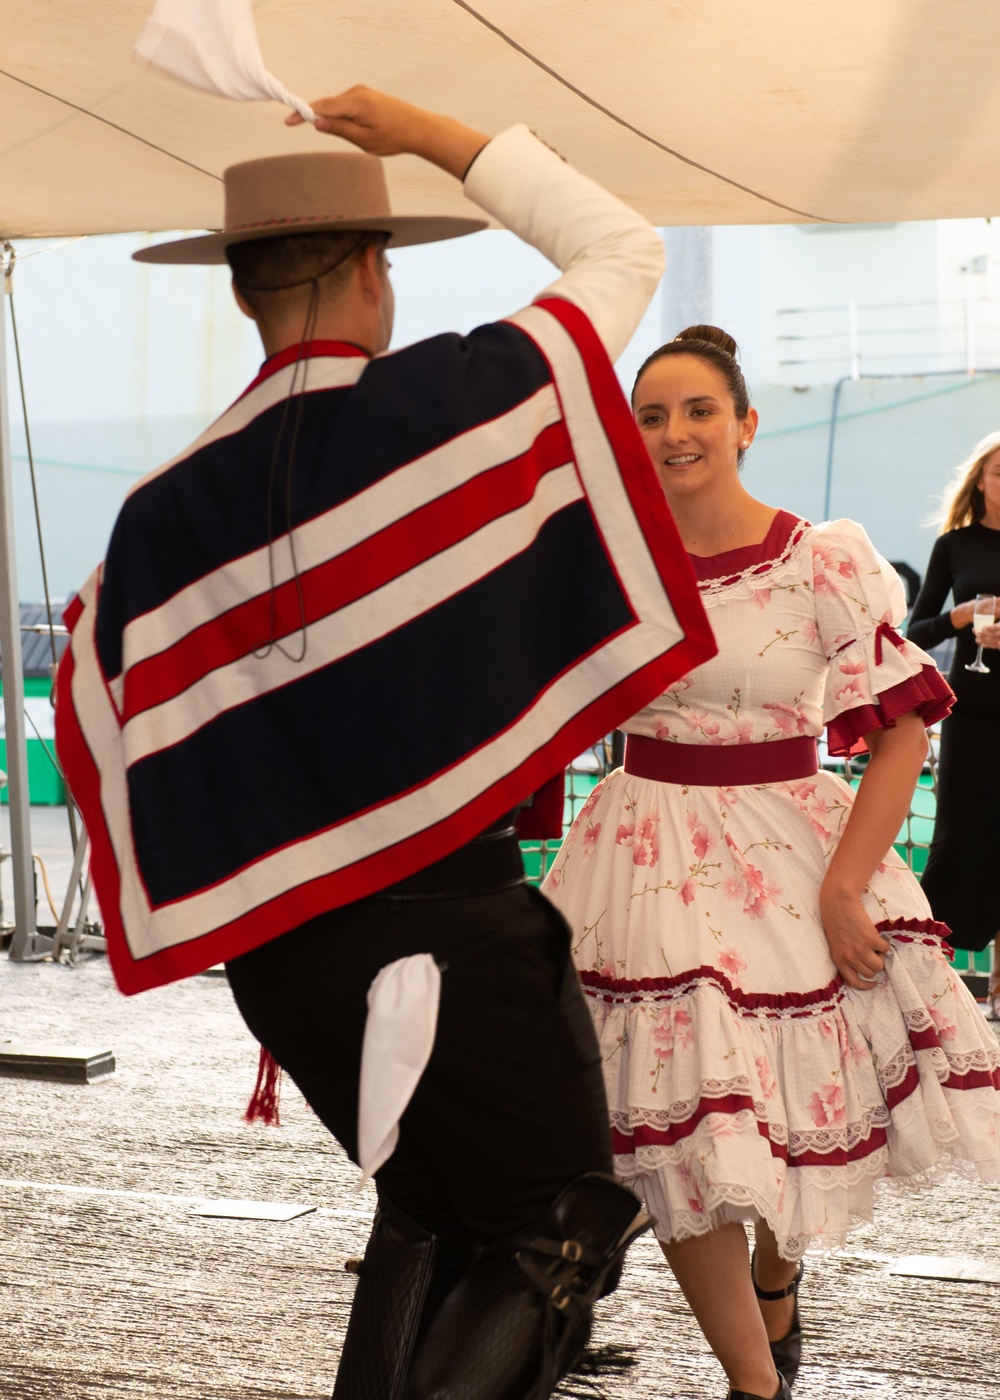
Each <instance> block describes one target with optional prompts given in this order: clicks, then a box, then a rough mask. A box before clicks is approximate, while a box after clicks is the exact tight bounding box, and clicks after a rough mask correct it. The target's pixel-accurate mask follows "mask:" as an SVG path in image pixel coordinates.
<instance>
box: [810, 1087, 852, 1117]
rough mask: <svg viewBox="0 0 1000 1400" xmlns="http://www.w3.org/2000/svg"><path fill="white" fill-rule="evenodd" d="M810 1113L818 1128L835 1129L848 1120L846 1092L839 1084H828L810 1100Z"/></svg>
mask: <svg viewBox="0 0 1000 1400" xmlns="http://www.w3.org/2000/svg"><path fill="white" fill-rule="evenodd" d="M809 1111H810V1113H811V1114H812V1120H813V1122H814V1123H815V1124H816V1127H817V1128H829V1127H835V1126H838V1125H839V1124H841V1123H843V1122H844V1121H845V1120H846V1118H847V1107H846V1101H845V1099H844V1091H843V1089H842V1088H841V1087H840V1085H839V1084H827V1085H826V1086H825V1087H824V1088H822V1089H819V1090H817V1092H816V1093H815V1094H813V1095H812V1097H811V1098H810V1100H809Z"/></svg>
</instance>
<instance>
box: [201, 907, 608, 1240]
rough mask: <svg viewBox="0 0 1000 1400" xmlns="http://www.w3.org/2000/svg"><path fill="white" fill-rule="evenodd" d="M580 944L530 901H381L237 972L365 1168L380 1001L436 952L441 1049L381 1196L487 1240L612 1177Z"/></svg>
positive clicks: (239, 988)
mask: <svg viewBox="0 0 1000 1400" xmlns="http://www.w3.org/2000/svg"><path fill="white" fill-rule="evenodd" d="M569 938H570V935H569V930H568V927H567V925H566V924H565V922H564V920H563V919H562V917H561V915H560V914H559V913H558V912H557V911H556V910H555V908H554V907H553V906H552V905H551V904H550V903H549V902H548V900H546V899H545V897H544V896H543V895H541V894H539V892H538V891H537V890H535V889H533V888H531V887H529V886H527V885H519V886H516V887H514V888H512V889H505V890H500V891H496V892H493V893H484V894H473V895H468V896H462V897H441V898H421V899H404V900H396V899H385V898H380V897H374V898H371V899H366V900H362V901H359V902H358V903H356V904H352V905H348V906H346V907H345V908H343V909H336V910H332V911H330V912H329V913H328V914H325V915H323V916H321V917H320V918H317V919H314V920H312V921H310V922H309V923H307V924H303V925H302V926H301V927H299V928H297V929H294V930H292V932H290V933H287V934H284V935H282V936H281V937H279V938H276V939H274V940H272V941H271V942H269V943H266V944H264V946H263V947H261V948H258V949H256V950H254V951H253V952H251V953H247V954H245V955H244V956H243V957H241V958H238V959H236V960H234V961H233V962H231V963H229V964H228V965H227V972H228V975H229V981H230V985H231V987H232V990H233V994H234V996H235V998H236V1002H237V1005H238V1007H239V1009H240V1012H241V1013H242V1015H243V1018H244V1020H245V1021H246V1023H247V1025H248V1026H249V1028H250V1030H251V1031H252V1032H253V1034H254V1035H255V1036H256V1037H257V1039H258V1040H259V1041H261V1043H262V1044H264V1045H265V1046H267V1048H268V1049H269V1050H270V1051H271V1053H272V1054H273V1056H274V1058H275V1059H276V1060H277V1062H278V1063H279V1064H280V1065H281V1066H282V1068H283V1069H284V1070H286V1071H287V1073H288V1074H290V1075H291V1077H292V1079H294V1081H295V1083H296V1084H297V1085H298V1086H299V1088H300V1089H301V1091H302V1093H303V1095H304V1096H305V1098H306V1099H307V1101H308V1102H309V1104H310V1105H311V1106H312V1108H313V1109H314V1111H315V1112H316V1113H317V1115H318V1116H319V1117H320V1118H321V1119H322V1121H323V1122H324V1123H325V1124H326V1126H327V1128H329V1130H330V1132H331V1133H332V1134H333V1135H334V1137H335V1138H336V1139H337V1140H338V1142H340V1144H341V1145H342V1146H343V1148H344V1150H345V1151H346V1152H347V1154H348V1155H349V1156H350V1157H351V1158H352V1159H354V1160H355V1161H356V1160H357V1118H358V1076H359V1071H360V1058H361V1042H362V1036H363V1033H364V1025H365V1015H366V1010H367V1006H366V996H367V992H368V988H369V986H370V984H371V982H372V979H373V978H374V977H375V975H376V973H377V972H378V971H379V969H380V968H381V967H384V966H385V965H386V964H387V963H390V962H393V961H395V960H396V959H397V958H402V957H407V956H409V955H410V954H412V953H422V952H428V953H431V954H432V955H433V956H434V958H435V960H436V961H437V962H438V964H439V966H440V967H441V969H442V977H441V1004H440V1011H439V1017H438V1029H437V1038H436V1041H435V1045H434V1050H433V1053H432V1056H431V1059H430V1062H429V1064H428V1066H427V1069H426V1070H425V1072H424V1075H423V1077H422V1079H421V1081H420V1084H419V1085H418V1087H417V1090H416V1092H415V1094H414V1096H413V1099H412V1100H411V1102H410V1105H409V1107H408V1108H407V1110H406V1112H405V1114H404V1115H403V1118H402V1120H401V1123H400V1136H399V1142H398V1145H397V1147H396V1150H395V1152H394V1153H393V1155H392V1156H391V1157H390V1158H389V1160H388V1161H387V1162H386V1163H385V1165H384V1166H383V1167H382V1168H381V1169H380V1170H379V1172H378V1173H377V1174H376V1184H377V1186H378V1189H379V1192H380V1193H384V1195H385V1196H386V1197H388V1198H389V1199H390V1200H391V1201H393V1202H394V1203H395V1204H396V1205H397V1206H398V1207H399V1208H400V1209H402V1210H403V1211H405V1212H406V1214H407V1215H409V1216H410V1217H411V1218H412V1219H414V1220H416V1221H417V1222H418V1223H419V1224H421V1225H423V1226H424V1228H426V1229H428V1230H431V1231H432V1232H433V1233H435V1234H450V1233H453V1232H458V1231H461V1232H463V1233H468V1234H471V1235H472V1236H473V1237H475V1238H477V1239H482V1240H495V1239H498V1238H502V1237H503V1236H505V1235H508V1234H511V1233H514V1232H516V1231H517V1230H519V1229H521V1228H523V1227H524V1226H526V1225H529V1224H531V1223H532V1222H534V1221H535V1220H537V1219H538V1218H539V1217H540V1216H541V1215H543V1214H544V1212H545V1210H546V1209H547V1207H548V1206H549V1204H550V1203H551V1201H552V1200H553V1199H554V1197H555V1196H556V1195H558V1193H559V1191H560V1190H561V1189H562V1188H563V1187H564V1186H566V1185H567V1184H568V1183H569V1182H570V1181H572V1180H574V1179H575V1178H576V1177H577V1176H579V1175H580V1174H581V1173H583V1172H588V1171H602V1172H609V1171H610V1170H611V1147H610V1140H609V1130H608V1115H607V1105H606V1101H605V1096H604V1086H603V1079H602V1074H601V1067H600V1060H599V1054H598V1049H597V1042H596V1038H595V1035H594V1031H593V1027H592V1024H591V1020H590V1015H589V1013H588V1011H587V1008H586V1006H585V1004H584V999H583V996H582V993H581V991H580V987H579V983H578V980H577V976H576V971H575V969H574V967H573V964H572V960H571V958H570V952H569Z"/></svg>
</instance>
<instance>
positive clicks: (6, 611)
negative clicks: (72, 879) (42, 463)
mask: <svg viewBox="0 0 1000 1400" xmlns="http://www.w3.org/2000/svg"><path fill="white" fill-rule="evenodd" d="M13 264H14V250H13V248H12V247H11V246H10V244H9V243H7V244H5V245H4V248H3V253H2V271H3V278H4V286H3V295H2V296H0V677H2V680H3V714H4V733H5V737H6V741H7V793H8V797H9V800H10V809H9V810H10V847H11V871H12V875H13V881H14V937H13V941H12V942H11V945H10V956H11V957H12V958H15V959H28V958H31V957H32V956H37V955H38V951H39V950H38V946H37V943H38V933H37V926H36V918H37V911H36V908H35V881H34V871H33V870H32V865H31V823H30V800H31V799H30V797H29V794H28V748H27V742H26V735H25V729H24V673H23V670H22V664H21V613H20V606H19V598H18V588H17V559H16V556H15V552H14V490H13V480H12V472H11V455H10V417H9V401H8V396H7V301H6V298H7V297H8V296H10V294H11V290H12V283H11V273H12V271H13ZM47 942H48V940H46V943H47Z"/></svg>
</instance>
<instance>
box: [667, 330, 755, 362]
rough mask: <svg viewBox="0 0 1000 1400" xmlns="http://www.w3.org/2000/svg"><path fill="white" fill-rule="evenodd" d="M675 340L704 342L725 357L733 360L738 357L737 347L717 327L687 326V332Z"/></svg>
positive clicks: (734, 342) (726, 334) (730, 338)
mask: <svg viewBox="0 0 1000 1400" xmlns="http://www.w3.org/2000/svg"><path fill="white" fill-rule="evenodd" d="M675 339H676V340H704V341H707V342H708V344H709V345H715V346H717V347H718V349H719V350H722V351H724V352H725V353H726V354H727V355H732V357H733V359H734V360H735V359H736V358H737V356H738V355H739V347H738V345H737V344H736V341H735V340H734V339H733V337H732V336H731V335H730V334H729V332H728V331H724V330H722V329H721V328H720V327H719V326H688V328H687V330H683V331H681V333H680V334H679V335H678V336H676V337H675Z"/></svg>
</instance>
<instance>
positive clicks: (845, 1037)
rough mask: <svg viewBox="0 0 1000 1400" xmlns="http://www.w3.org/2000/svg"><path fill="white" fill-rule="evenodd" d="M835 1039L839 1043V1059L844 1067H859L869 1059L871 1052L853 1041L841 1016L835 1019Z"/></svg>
mask: <svg viewBox="0 0 1000 1400" xmlns="http://www.w3.org/2000/svg"><path fill="white" fill-rule="evenodd" d="M837 1038H838V1041H839V1043H840V1058H841V1059H842V1060H843V1062H844V1064H845V1065H851V1066H853V1065H861V1064H865V1063H866V1062H867V1061H869V1060H870V1059H871V1051H870V1050H869V1049H868V1046H867V1045H866V1044H865V1043H864V1041H862V1042H861V1044H858V1043H857V1042H856V1041H853V1040H852V1039H851V1036H850V1032H849V1031H848V1029H847V1023H846V1022H845V1021H844V1019H843V1017H842V1016H838V1017H837Z"/></svg>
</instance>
